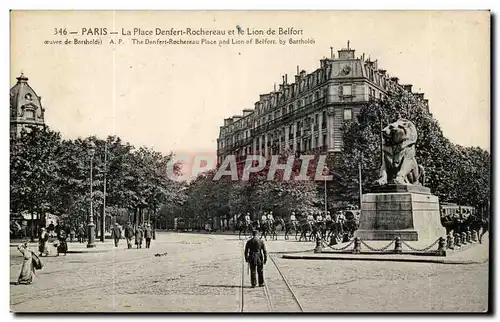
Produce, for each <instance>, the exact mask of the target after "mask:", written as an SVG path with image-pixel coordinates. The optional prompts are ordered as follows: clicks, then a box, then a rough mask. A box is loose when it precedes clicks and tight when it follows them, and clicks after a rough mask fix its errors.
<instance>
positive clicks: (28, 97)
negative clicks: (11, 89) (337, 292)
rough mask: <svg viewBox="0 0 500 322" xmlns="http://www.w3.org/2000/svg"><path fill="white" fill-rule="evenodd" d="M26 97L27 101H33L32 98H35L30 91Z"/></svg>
mask: <svg viewBox="0 0 500 322" xmlns="http://www.w3.org/2000/svg"><path fill="white" fill-rule="evenodd" d="M24 98H25V99H26V100H27V101H32V100H33V98H32V97H31V94H30V93H28V94H26V95H24Z"/></svg>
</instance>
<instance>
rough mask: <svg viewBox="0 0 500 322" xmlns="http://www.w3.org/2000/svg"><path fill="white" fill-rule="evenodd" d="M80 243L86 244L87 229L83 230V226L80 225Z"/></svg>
mask: <svg viewBox="0 0 500 322" xmlns="http://www.w3.org/2000/svg"><path fill="white" fill-rule="evenodd" d="M78 242H79V243H83V242H85V228H83V225H80V227H78Z"/></svg>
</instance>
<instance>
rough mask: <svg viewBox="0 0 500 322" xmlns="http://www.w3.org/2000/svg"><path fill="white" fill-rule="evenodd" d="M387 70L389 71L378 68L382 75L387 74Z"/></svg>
mask: <svg viewBox="0 0 500 322" xmlns="http://www.w3.org/2000/svg"><path fill="white" fill-rule="evenodd" d="M386 72H387V71H386V70H385V69H379V70H378V73H379V74H380V75H382V76H385V73H386Z"/></svg>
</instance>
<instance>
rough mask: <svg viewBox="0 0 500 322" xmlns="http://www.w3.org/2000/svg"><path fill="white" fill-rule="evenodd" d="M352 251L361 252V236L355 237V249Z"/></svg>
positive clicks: (354, 252)
mask: <svg viewBox="0 0 500 322" xmlns="http://www.w3.org/2000/svg"><path fill="white" fill-rule="evenodd" d="M352 252H353V254H359V253H361V239H359V237H356V238H354V249H353V250H352Z"/></svg>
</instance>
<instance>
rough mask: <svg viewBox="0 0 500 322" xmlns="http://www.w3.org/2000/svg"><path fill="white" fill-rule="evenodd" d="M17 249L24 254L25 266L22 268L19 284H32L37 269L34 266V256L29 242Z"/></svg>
mask: <svg viewBox="0 0 500 322" xmlns="http://www.w3.org/2000/svg"><path fill="white" fill-rule="evenodd" d="M17 249H18V250H19V251H20V252H21V254H23V266H21V272H20V273H19V277H18V279H17V284H31V283H32V282H33V274H34V273H35V267H34V266H33V255H34V254H33V252H32V251H31V249H30V248H29V246H28V243H27V242H25V243H23V244H21V245H19V246H17ZM35 256H36V255H35Z"/></svg>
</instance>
